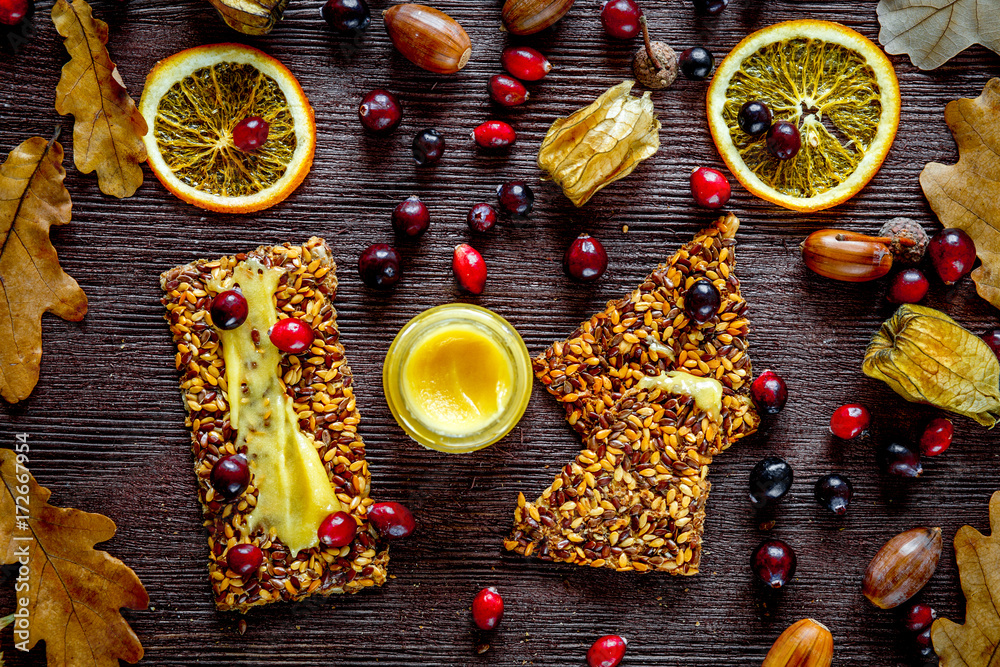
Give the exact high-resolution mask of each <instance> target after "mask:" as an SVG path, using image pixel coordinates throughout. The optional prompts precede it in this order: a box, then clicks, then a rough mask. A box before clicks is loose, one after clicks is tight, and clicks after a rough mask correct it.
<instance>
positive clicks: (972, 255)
mask: <svg viewBox="0 0 1000 667" xmlns="http://www.w3.org/2000/svg"><path fill="white" fill-rule="evenodd" d="M927 252H928V253H929V254H930V256H931V263H933V264H934V269H935V270H936V271H937V273H938V275H939V276H940V277H941V280H942V281H943V282H944V284H945V285H951V284H953V283H956V282H958V281H959V280H960V279H961V278H962V276H964V275H965V274H966V273H968V272H969V271H971V270H972V265H973V264H975V263H976V243H975V241H973V240H972V237H971V236H969V235H968V234H966V233H965V232H964V231H962V230H961V229H957V228H954V227H951V228H948V229H942V230H941V231H940V232H938V233H937V234H935V235H934V236H932V237H931V241H930V244H929V245H928V246H927Z"/></svg>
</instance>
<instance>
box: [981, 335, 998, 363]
mask: <svg viewBox="0 0 1000 667" xmlns="http://www.w3.org/2000/svg"><path fill="white" fill-rule="evenodd" d="M982 339H983V341H984V342H985V343H986V344H987V345H988V346H989V348H990V349H991V350H993V354H995V355H996V356H997V358H1000V329H991V330H990V331H987V332H986V333H984V334H983V335H982Z"/></svg>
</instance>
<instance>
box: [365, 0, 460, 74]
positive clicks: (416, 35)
mask: <svg viewBox="0 0 1000 667" xmlns="http://www.w3.org/2000/svg"><path fill="white" fill-rule="evenodd" d="M382 19H383V20H384V21H385V29H386V32H388V33H389V38H390V39H391V40H392V44H393V46H395V47H396V49H397V50H398V51H399V52H400V53H402V54H403V55H404V56H406V59H407V60H409V61H410V62H411V63H413V64H414V65H416V66H417V67H422V68H423V69H425V70H427V71H429V72H436V73H437V74H454V73H455V72H457V71H459V70H460V69H462V68H463V67H465V65H466V64H467V63H468V62H469V56H471V55H472V40H470V39H469V35H468V33H466V32H465V30H464V29H463V28H462V26H461V25H459V23H458V21H456V20H455V19H453V18H451V17H450V16H448V15H447V14H445V13H444V12H442V11H440V10H437V9H434V8H433V7H427V6H426V5H417V4H412V3H410V4H404V5H393V6H392V7H390V8H389V9H387V10H385V11H384V12H382Z"/></svg>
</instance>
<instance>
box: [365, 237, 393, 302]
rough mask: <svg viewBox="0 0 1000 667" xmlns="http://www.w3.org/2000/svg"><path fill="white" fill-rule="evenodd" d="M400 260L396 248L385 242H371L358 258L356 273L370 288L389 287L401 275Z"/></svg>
mask: <svg viewBox="0 0 1000 667" xmlns="http://www.w3.org/2000/svg"><path fill="white" fill-rule="evenodd" d="M401 262H402V258H401V257H400V256H399V251H398V250H396V249H395V248H393V247H392V246H390V245H387V244H385V243H373V244H372V245H370V246H368V248H367V249H366V250H365V251H364V252H363V253H361V257H359V258H358V275H360V276H361V281H362V282H363V283H364V284H365V285H367V286H368V287H371V288H372V289H383V290H384V289H389V288H391V287H392V286H393V285H395V284H396V283H398V282H399V279H400V278H401V277H402V275H403V272H402V270H401V268H400V263H401Z"/></svg>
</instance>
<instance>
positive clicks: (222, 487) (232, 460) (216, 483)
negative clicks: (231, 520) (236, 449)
mask: <svg viewBox="0 0 1000 667" xmlns="http://www.w3.org/2000/svg"><path fill="white" fill-rule="evenodd" d="M211 480H212V488H213V489H215V493H216V494H218V495H219V496H221V497H222V498H223V500H227V501H228V500H233V499H234V498H237V497H239V496H240V495H242V494H243V492H244V491H246V490H247V486H249V485H250V466H248V465H247V460H246V459H245V458H244V457H243V456H242V455H240V454H236V455H229V456H223V457H222V458H220V459H219V460H218V461H216V462H215V465H214V466H212V474H211Z"/></svg>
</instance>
